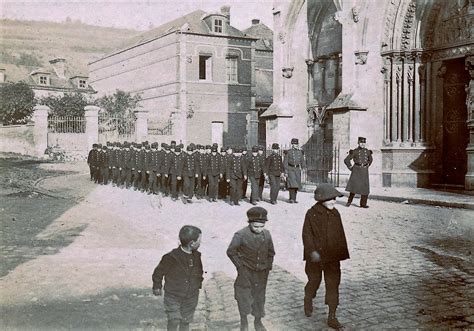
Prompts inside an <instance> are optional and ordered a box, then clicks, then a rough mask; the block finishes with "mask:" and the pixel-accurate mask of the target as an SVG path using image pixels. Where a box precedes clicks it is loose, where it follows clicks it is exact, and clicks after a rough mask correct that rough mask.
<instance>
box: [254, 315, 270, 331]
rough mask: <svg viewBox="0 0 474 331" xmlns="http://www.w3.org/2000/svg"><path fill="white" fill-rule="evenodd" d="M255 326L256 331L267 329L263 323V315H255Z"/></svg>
mask: <svg viewBox="0 0 474 331" xmlns="http://www.w3.org/2000/svg"><path fill="white" fill-rule="evenodd" d="M253 326H254V327H255V331H266V330H267V329H266V328H265V326H264V325H263V323H262V318H261V317H255V321H254V322H253Z"/></svg>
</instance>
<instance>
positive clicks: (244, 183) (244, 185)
mask: <svg viewBox="0 0 474 331" xmlns="http://www.w3.org/2000/svg"><path fill="white" fill-rule="evenodd" d="M248 185H249V181H248V179H244V180H243V181H242V199H245V198H247V187H248Z"/></svg>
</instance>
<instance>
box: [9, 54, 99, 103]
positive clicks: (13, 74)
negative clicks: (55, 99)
mask: <svg viewBox="0 0 474 331" xmlns="http://www.w3.org/2000/svg"><path fill="white" fill-rule="evenodd" d="M20 81H23V82H25V83H27V84H28V85H29V86H30V87H31V88H32V89H33V91H34V93H35V96H36V97H37V98H40V97H43V96H49V95H54V96H61V95H63V94H64V93H71V92H76V91H77V92H81V93H85V94H94V93H95V91H94V90H93V89H92V88H91V86H90V85H89V77H88V74H87V73H84V72H81V71H77V69H71V68H68V66H67V63H66V59H64V58H54V59H51V60H50V61H49V65H48V66H44V67H34V66H25V65H15V64H9V63H0V85H2V84H8V83H18V82H20Z"/></svg>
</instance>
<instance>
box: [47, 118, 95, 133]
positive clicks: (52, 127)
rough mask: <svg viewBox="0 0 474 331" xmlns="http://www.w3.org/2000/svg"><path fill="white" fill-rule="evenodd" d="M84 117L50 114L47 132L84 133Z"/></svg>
mask: <svg viewBox="0 0 474 331" xmlns="http://www.w3.org/2000/svg"><path fill="white" fill-rule="evenodd" d="M85 132H86V119H85V118H84V117H82V116H51V117H49V118H48V133H85Z"/></svg>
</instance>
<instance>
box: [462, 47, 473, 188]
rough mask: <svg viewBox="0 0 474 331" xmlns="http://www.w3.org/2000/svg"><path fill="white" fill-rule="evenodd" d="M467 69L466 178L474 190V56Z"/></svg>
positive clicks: (466, 64) (468, 58)
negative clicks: (467, 138)
mask: <svg viewBox="0 0 474 331" xmlns="http://www.w3.org/2000/svg"><path fill="white" fill-rule="evenodd" d="M465 67H466V70H467V71H468V72H469V75H470V78H471V80H470V81H469V85H468V86H467V89H466V92H467V93H466V94H467V96H466V106H467V128H468V130H469V143H468V145H467V148H466V151H467V173H466V176H465V180H464V187H465V189H466V190H474V105H473V102H474V56H468V57H466V61H465Z"/></svg>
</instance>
